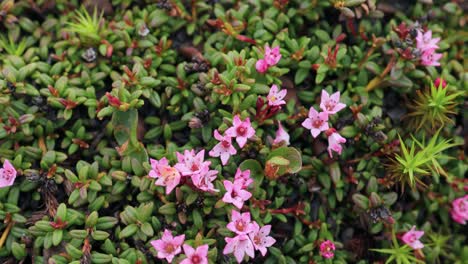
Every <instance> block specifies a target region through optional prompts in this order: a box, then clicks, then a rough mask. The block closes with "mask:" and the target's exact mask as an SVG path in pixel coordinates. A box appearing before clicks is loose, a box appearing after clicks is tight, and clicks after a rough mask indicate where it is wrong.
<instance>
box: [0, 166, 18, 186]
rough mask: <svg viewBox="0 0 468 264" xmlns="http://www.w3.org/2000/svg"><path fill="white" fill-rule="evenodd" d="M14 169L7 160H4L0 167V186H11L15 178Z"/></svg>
mask: <svg viewBox="0 0 468 264" xmlns="http://www.w3.org/2000/svg"><path fill="white" fill-rule="evenodd" d="M16 174H17V172H16V169H15V167H13V165H12V164H11V163H10V161H9V160H5V162H4V163H3V168H1V169H0V188H3V187H8V186H12V185H13V183H14V182H15V179H16Z"/></svg>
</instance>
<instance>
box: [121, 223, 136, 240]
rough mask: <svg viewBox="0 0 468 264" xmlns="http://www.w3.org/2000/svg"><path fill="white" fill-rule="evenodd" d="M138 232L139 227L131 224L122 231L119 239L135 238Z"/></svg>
mask: <svg viewBox="0 0 468 264" xmlns="http://www.w3.org/2000/svg"><path fill="white" fill-rule="evenodd" d="M137 231H138V226H137V225H136V224H131V225H128V226H126V227H125V228H124V229H122V231H120V234H119V238H126V237H129V236H133V235H134V234H135V233H136V232H137Z"/></svg>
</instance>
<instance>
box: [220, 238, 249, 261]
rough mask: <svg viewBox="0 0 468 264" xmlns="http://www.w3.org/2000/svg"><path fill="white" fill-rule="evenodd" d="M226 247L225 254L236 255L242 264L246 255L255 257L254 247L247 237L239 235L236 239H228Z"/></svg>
mask: <svg viewBox="0 0 468 264" xmlns="http://www.w3.org/2000/svg"><path fill="white" fill-rule="evenodd" d="M224 239H225V240H226V246H225V247H224V250H223V254H224V255H227V254H230V253H234V256H235V257H236V260H237V262H238V263H241V262H242V260H243V259H244V256H245V254H247V255H248V256H250V257H251V258H253V257H254V256H255V251H254V246H253V244H252V241H250V239H249V237H248V236H247V235H238V236H235V237H232V238H231V237H226V238H224Z"/></svg>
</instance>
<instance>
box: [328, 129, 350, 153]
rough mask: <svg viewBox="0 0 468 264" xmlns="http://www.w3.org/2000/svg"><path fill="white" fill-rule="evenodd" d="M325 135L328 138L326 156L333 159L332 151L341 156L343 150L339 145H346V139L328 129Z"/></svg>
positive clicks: (333, 130)
mask: <svg viewBox="0 0 468 264" xmlns="http://www.w3.org/2000/svg"><path fill="white" fill-rule="evenodd" d="M326 134H327V136H328V154H329V155H330V158H333V154H332V151H334V152H336V153H338V154H339V155H341V151H342V150H343V147H342V146H341V144H343V143H346V139H345V138H344V137H342V136H341V135H340V134H338V132H336V130H335V129H334V128H330V129H328V130H327V132H326Z"/></svg>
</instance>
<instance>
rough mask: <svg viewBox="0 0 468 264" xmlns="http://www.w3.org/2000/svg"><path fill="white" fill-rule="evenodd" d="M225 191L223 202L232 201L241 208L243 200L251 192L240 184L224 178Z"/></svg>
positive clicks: (247, 198) (248, 196)
mask: <svg viewBox="0 0 468 264" xmlns="http://www.w3.org/2000/svg"><path fill="white" fill-rule="evenodd" d="M223 184H224V188H226V193H225V194H224V196H223V202H225V203H232V204H233V205H234V206H236V207H237V208H239V209H241V208H242V206H243V205H244V202H245V201H247V200H249V199H250V197H252V194H251V193H250V192H248V191H246V190H244V189H242V186H240V185H236V184H233V183H232V182H230V181H228V180H225V181H223Z"/></svg>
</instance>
